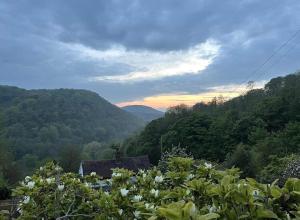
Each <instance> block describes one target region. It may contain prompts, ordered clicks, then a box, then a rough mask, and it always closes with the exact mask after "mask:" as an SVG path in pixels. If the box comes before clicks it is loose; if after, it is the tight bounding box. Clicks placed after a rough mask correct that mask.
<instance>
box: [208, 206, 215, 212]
mask: <svg viewBox="0 0 300 220" xmlns="http://www.w3.org/2000/svg"><path fill="white" fill-rule="evenodd" d="M208 211H209V213H212V212H215V211H217V208H216V206H215V205H213V206H211V207H209V209H208Z"/></svg>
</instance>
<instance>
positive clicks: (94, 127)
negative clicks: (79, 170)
mask: <svg viewBox="0 0 300 220" xmlns="http://www.w3.org/2000/svg"><path fill="white" fill-rule="evenodd" d="M0 111H1V112H2V114H1V116H2V117H1V127H2V128H0V137H1V138H2V139H5V141H6V143H7V144H6V145H8V148H9V150H10V151H11V153H12V155H13V156H14V159H15V160H16V161H22V163H19V164H22V168H23V167H26V166H27V167H35V166H36V162H37V161H38V162H39V161H41V160H43V159H45V158H52V159H57V158H59V157H60V154H61V153H62V149H64V148H66V147H67V146H69V148H73V149H72V150H74V149H78V151H80V149H81V146H82V145H84V144H87V143H90V142H92V141H97V142H99V143H107V142H110V141H113V140H119V139H121V138H125V137H127V136H128V135H130V134H132V133H133V132H135V131H137V130H138V129H141V128H142V127H143V125H144V122H143V121H142V120H140V119H138V118H137V117H135V116H133V115H132V114H130V113H128V112H126V111H124V110H122V109H120V108H118V107H116V106H114V105H112V104H111V103H109V102H108V101H106V100H105V99H103V98H102V97H100V96H99V95H98V94H96V93H94V92H90V91H86V90H75V89H56V90H25V89H20V88H16V87H10V86H0ZM67 154H68V153H67V152H66V155H67ZM71 154H72V153H71V152H69V155H70V156H71ZM77 166H78V165H77Z"/></svg>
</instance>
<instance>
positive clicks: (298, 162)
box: [279, 157, 300, 184]
mask: <svg viewBox="0 0 300 220" xmlns="http://www.w3.org/2000/svg"><path fill="white" fill-rule="evenodd" d="M288 178H300V158H299V157H298V159H295V160H292V161H290V162H289V163H288V164H287V166H286V168H285V170H284V171H283V173H282V175H281V177H280V178H279V183H280V184H284V182H285V181H286V180H287V179H288Z"/></svg>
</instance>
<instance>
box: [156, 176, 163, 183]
mask: <svg viewBox="0 0 300 220" xmlns="http://www.w3.org/2000/svg"><path fill="white" fill-rule="evenodd" d="M154 181H155V182H157V183H161V182H162V181H164V178H163V176H156V177H155V178H154Z"/></svg>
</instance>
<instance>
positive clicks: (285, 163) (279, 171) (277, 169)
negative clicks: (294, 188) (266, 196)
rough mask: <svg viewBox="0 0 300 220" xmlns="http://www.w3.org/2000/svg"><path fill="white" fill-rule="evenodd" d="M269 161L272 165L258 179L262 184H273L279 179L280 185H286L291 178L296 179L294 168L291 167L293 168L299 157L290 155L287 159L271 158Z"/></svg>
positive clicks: (263, 170) (266, 167) (265, 168)
mask: <svg viewBox="0 0 300 220" xmlns="http://www.w3.org/2000/svg"><path fill="white" fill-rule="evenodd" d="M269 159H270V163H269V164H268V165H267V166H265V167H264V168H263V169H262V170H261V172H260V173H259V174H258V178H259V180H260V181H261V182H263V183H271V182H273V181H275V180H276V179H279V180H280V181H279V183H280V185H284V183H285V181H286V180H287V179H288V178H289V177H296V176H295V175H293V172H292V170H293V168H291V166H293V161H295V160H299V159H300V157H299V156H298V155H289V156H286V157H277V156H270V157H269ZM289 170H291V171H289ZM291 172H292V173H291ZM283 174H284V175H283ZM298 178H299V175H298Z"/></svg>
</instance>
